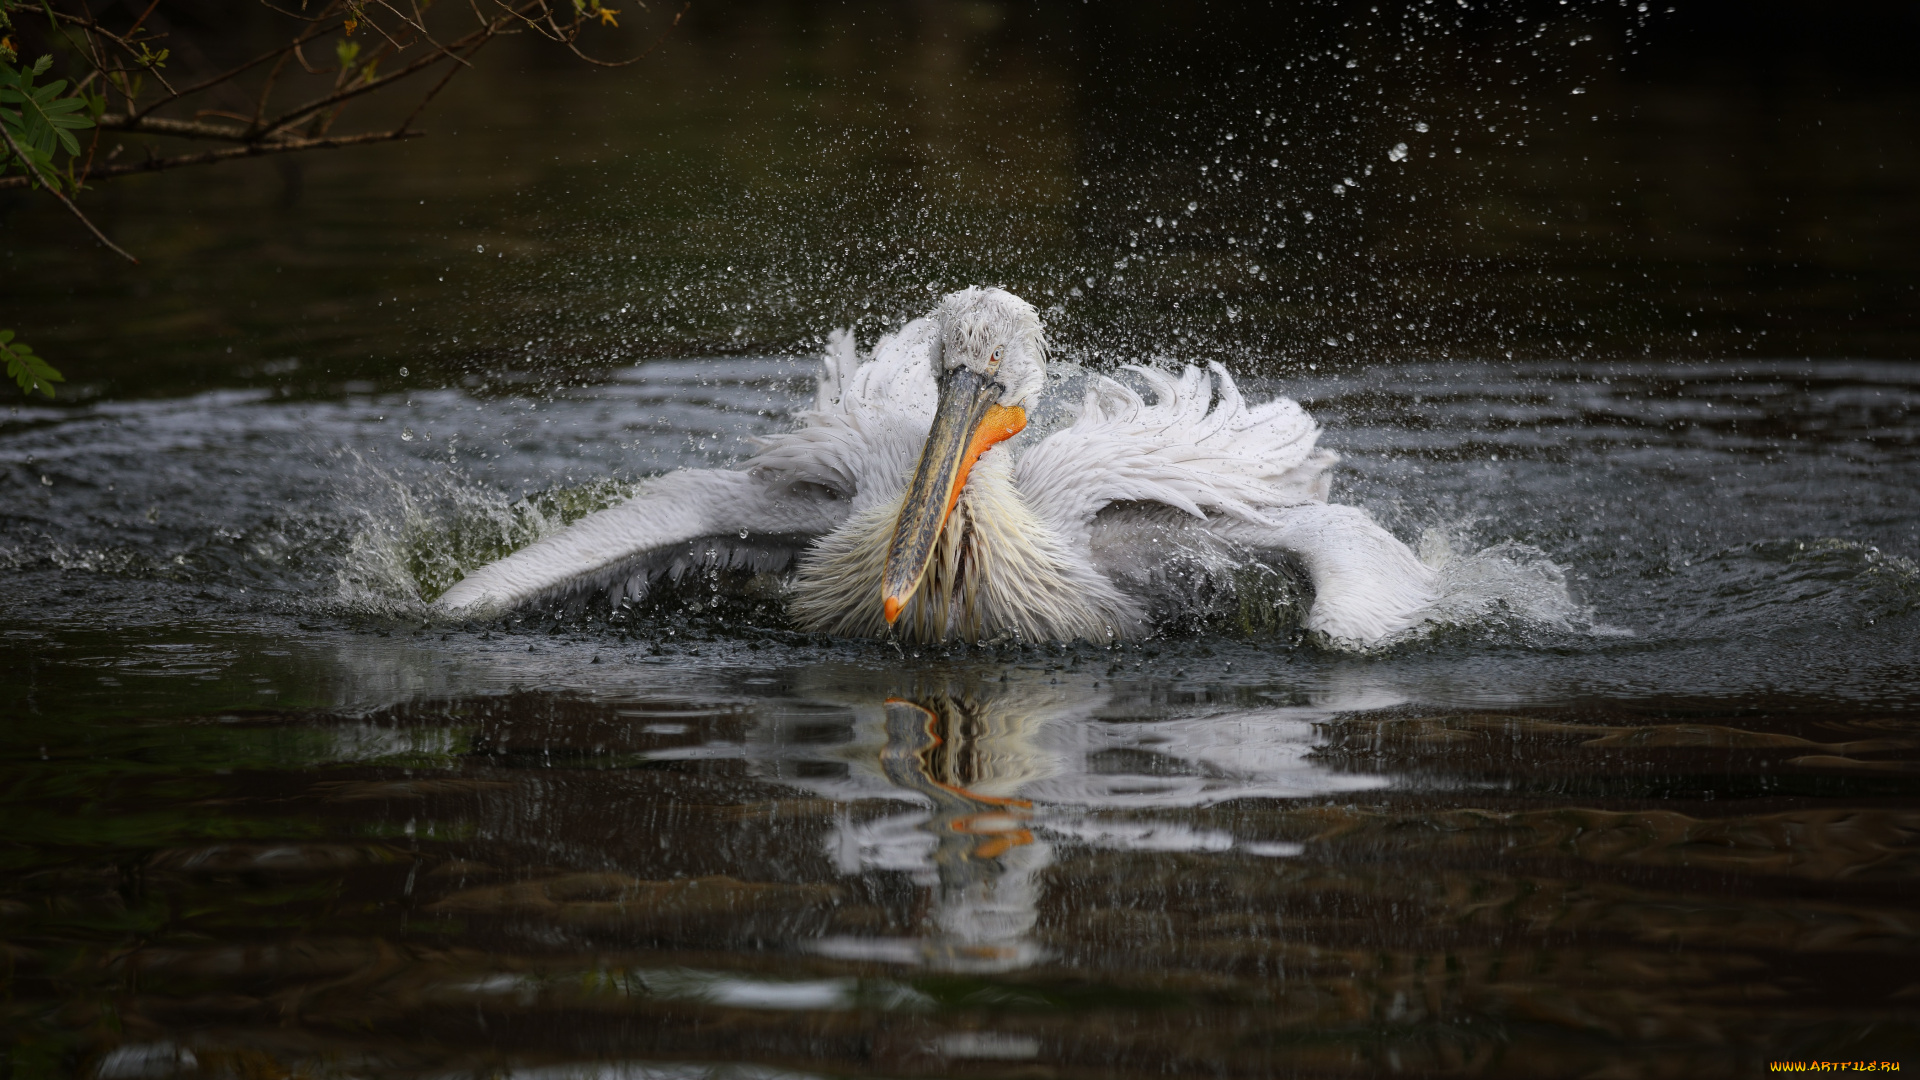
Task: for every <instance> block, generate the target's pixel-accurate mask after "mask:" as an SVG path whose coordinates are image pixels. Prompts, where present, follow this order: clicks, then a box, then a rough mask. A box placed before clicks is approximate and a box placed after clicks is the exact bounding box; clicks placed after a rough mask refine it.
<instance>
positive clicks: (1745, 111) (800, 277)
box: [0, 0, 1920, 400]
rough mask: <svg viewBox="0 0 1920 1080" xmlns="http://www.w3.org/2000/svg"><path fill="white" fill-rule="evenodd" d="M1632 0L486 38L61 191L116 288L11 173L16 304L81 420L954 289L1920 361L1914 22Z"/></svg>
mask: <svg viewBox="0 0 1920 1080" xmlns="http://www.w3.org/2000/svg"><path fill="white" fill-rule="evenodd" d="M121 6H124V5H121ZM1642 6H1643V5H1640V4H1639V3H1638V2H1637V0H1636V2H1634V3H1627V4H1622V3H1618V2H1609V3H1594V2H1582V0H1575V2H1571V3H1565V4H1562V3H1558V2H1545V3H1518V4H1510V3H1493V4H1488V3H1485V2H1482V0H1474V2H1473V3H1471V4H1469V5H1467V6H1464V7H1463V6H1462V5H1460V4H1459V3H1458V0H1445V2H1444V3H1441V2H1433V3H1422V4H1399V5H1395V4H1373V3H1349V4H1271V5H1268V4H1194V5H1175V4H1119V3H1102V4H1082V3H1039V4H1032V5H1016V4H998V3H990V2H976V3H920V4H898V5H888V4H776V3H766V4H743V3H725V2H698V3H696V4H695V5H694V6H693V8H692V9H691V10H690V12H689V14H688V16H687V19H686V21H685V23H684V24H683V25H682V27H681V28H680V29H678V30H676V31H675V32H674V34H673V35H672V36H671V37H670V38H669V39H668V42H667V44H666V45H665V46H664V47H663V48H662V49H661V50H660V51H659V52H658V53H656V54H655V55H654V56H653V57H651V58H649V59H648V60H647V61H645V62H644V63H642V64H641V65H639V66H638V67H636V68H632V69H627V70H623V71H603V70H597V69H591V68H587V67H584V66H583V65H581V64H579V63H578V62H576V61H573V60H571V59H570V58H569V57H567V56H566V55H565V54H564V53H562V52H560V51H558V50H556V49H554V48H553V47H551V46H548V45H546V44H544V43H541V42H538V41H535V40H532V39H529V38H520V39H514V40H509V41H505V42H502V43H499V44H498V45H496V46H494V47H493V48H492V50H491V51H489V52H487V53H483V54H482V55H481V58H480V60H479V62H478V67H477V70H475V71H474V72H471V73H468V74H467V75H465V76H463V77H462V78H461V79H459V80H456V82H455V83H454V84H453V86H452V89H451V90H449V92H448V93H447V94H446V95H445V96H444V97H443V98H442V99H441V100H440V101H439V102H437V103H436V104H435V106H434V107H433V111H431V112H430V113H429V114H428V117H427V122H426V124H425V127H426V128H427V129H428V130H429V131H430V132H431V133H432V134H431V136H430V137H429V138H426V139H421V140H417V141H415V142H412V143H407V144H403V145H388V146H379V147H372V148H365V149H357V150H346V151H338V152H332V153H327V154H324V155H319V156H309V157H306V158H299V159H293V158H288V159H282V160H275V161H258V162H247V163H243V164H238V165H229V166H221V167H217V168H214V169H210V170H183V171H179V172H174V173H169V174H163V175H156V176H150V177H143V178H138V179H133V180H124V181H116V182H113V183H110V184H106V185H103V186H101V187H100V188H99V189H97V190H94V191H91V192H88V193H87V194H86V195H85V197H84V198H83V203H84V204H85V205H86V206H87V207H88V208H89V210H90V211H91V212H92V213H93V214H94V215H95V216H96V217H97V219H98V220H99V221H100V223H101V224H102V226H103V227H104V228H106V229H107V231H108V232H109V233H110V235H112V236H114V237H115V238H116V240H117V241H118V242H120V243H121V244H122V245H123V246H126V247H128V248H129V249H131V250H133V251H134V252H135V253H136V254H138V255H139V256H140V257H141V259H142V264H141V265H140V266H138V267H133V266H127V265H124V264H121V263H119V262H117V261H115V260H114V259H113V258H112V257H111V256H109V255H108V254H107V253H105V252H104V251H103V250H102V249H100V248H98V247H97V246H95V245H94V244H93V243H92V242H91V240H90V239H89V238H87V237H86V236H85V235H84V234H83V233H82V232H80V231H79V230H78V226H77V225H76V224H75V223H74V222H73V221H72V220H71V219H70V218H68V217H67V216H66V214H65V212H64V211H62V210H61V209H60V208H58V207H57V206H55V205H53V204H52V203H51V202H50V200H48V199H46V198H45V196H44V195H37V194H29V193H22V192H8V193H4V196H3V197H0V215H3V216H0V220H4V222H5V224H4V232H3V233H0V268H3V269H0V272H3V273H4V275H5V278H6V282H7V284H6V286H5V290H4V294H0V325H3V326H8V327H12V328H14V329H16V330H17V331H18V332H19V333H20V334H21V336H22V338H23V339H26V340H29V341H31V342H33V343H34V344H35V345H36V346H37V347H38V348H39V350H40V351H41V352H42V353H44V354H45V355H47V356H48V357H49V358H50V359H52V360H53V361H54V362H55V363H57V364H58V365H60V366H61V367H62V368H63V369H65V371H66V373H67V374H68V376H69V378H70V379H71V380H73V383H72V393H71V394H70V395H69V396H68V398H66V400H84V399H85V398H87V397H90V396H96V395H101V394H106V395H110V396H124V395H130V394H132V395H150V394H172V393H177V392H181V391H185V390H190V389H192V388H195V387H203V386H210V385H272V386H274V387H276V388H278V389H279V390H280V391H281V392H286V393H302V394H305V393H321V394H327V393H333V392H337V390H338V388H339V387H341V386H343V385H346V384H348V383H360V382H368V381H371V382H374V383H379V384H388V383H393V382H395V381H396V380H398V379H400V376H399V375H398V369H399V368H400V367H408V368H409V371H410V373H409V376H408V378H410V379H411V380H413V381H414V382H420V381H422V380H427V381H436V382H437V381H446V380H453V379H462V380H465V381H467V382H468V383H469V384H470V385H473V384H479V383H490V382H495V381H497V380H498V379H500V378H502V377H507V378H514V379H516V380H517V379H519V378H521V377H524V376H528V375H531V376H533V377H537V378H542V379H552V380H555V381H563V382H577V381H579V380H582V379H586V380H591V379H593V378H595V377H597V373H600V372H604V371H605V370H607V369H608V368H610V367H612V366H615V365H618V364H622V363H625V362H628V361H630V360H631V359H632V358H635V357H644V356H661V355H705V354H714V353H766V352H777V353H786V352H794V351H801V350H806V349H810V348H813V347H815V345H817V343H818V342H819V340H820V339H821V338H822V337H823V335H824V334H825V332H826V331H827V330H828V329H830V328H831V327H833V326H835V325H841V324H847V323H852V324H855V325H857V326H859V327H860V328H861V330H862V333H863V336H865V337H868V338H871V337H872V336H873V335H875V334H876V333H878V332H880V331H881V330H883V329H885V328H886V327H888V326H891V325H895V324H897V323H898V321H899V320H901V319H903V318H905V317H908V316H910V315H912V314H917V313H918V312H919V311H921V310H924V308H925V307H926V306H927V302H928V298H929V297H930V295H931V294H932V293H933V292H934V291H937V290H942V289H947V288H951V287H955V286H957V285H960V284H965V283H968V282H973V281H983V282H995V283H1001V284H1006V285H1008V286H1010V287H1013V288H1015V289H1016V290H1019V291H1021V292H1023V293H1024V294H1025V295H1028V296H1029V298H1031V299H1033V300H1035V301H1036V302H1037V303H1039V304H1040V305H1041V306H1042V307H1043V308H1045V309H1047V310H1048V313H1049V320H1050V324H1051V326H1052V328H1053V331H1054V333H1055V336H1056V338H1057V339H1058V341H1059V342H1060V343H1061V345H1062V346H1063V354H1064V355H1067V356H1070V357H1072V358H1074V359H1078V360H1081V361H1086V362H1095V363H1104V362H1110V361H1113V360H1119V359H1133V358H1138V357H1141V356H1146V355H1154V354H1167V355H1175V356H1179V357H1181V358H1183V359H1197V358H1201V357H1209V358H1219V359H1224V360H1228V361H1230V362H1232V363H1234V364H1236V365H1237V366H1239V367H1241V368H1253V369H1262V370H1268V371H1272V372H1276V373H1285V372H1286V371H1288V370H1293V369H1295V368H1297V367H1300V366H1302V365H1305V364H1314V365H1320V364H1335V365H1340V364H1348V363H1353V362H1363V361H1378V360H1396V359H1403V358H1404V359H1454V358H1468V357H1472V358H1486V357H1494V358H1498V357H1500V356H1502V355H1506V354H1511V355H1513V356H1515V357H1517V358H1518V357H1568V356H1571V357H1578V358H1589V357H1591V358H1654V359H1662V358H1673V359H1702V358H1719V357H1741V356H1748V357H1816V358H1823V357H1871V358H1883V359H1910V358H1913V357H1914V356H1915V355H1916V354H1917V353H1920V348H1916V343H1920V320H1916V316H1915V310H1916V303H1915V300H1916V294H1915V283H1916V281H1920V273H1916V271H1920V255H1917V254H1916V252H1920V209H1917V203H1920V200H1916V198H1915V192H1916V190H1920V188H1917V186H1916V185H1917V184H1920V96H1917V95H1916V78H1917V76H1916V74H1915V73H1916V71H1920V65H1916V64H1915V63H1913V62H1912V56H1913V55H1914V49H1915V45H1916V44H1920V5H1916V4H1911V3H1902V4H1894V3H1879V4H1866V3H1862V4H1838V5H1835V4H1823V5H1814V4H1799V5H1794V4H1779V3H1775V4H1706V3H1675V4H1649V5H1644V6H1645V7H1646V8H1647V10H1645V11H1642V10H1640V8H1641V7H1642ZM634 9H635V10H634V11H633V12H632V13H630V14H628V15H626V16H625V17H623V20H622V22H623V28H622V29H621V30H619V31H607V32H606V35H605V36H604V37H603V38H600V39H596V42H595V43H596V45H599V46H603V52H604V53H605V54H609V55H611V54H614V53H617V52H619V51H620V50H621V49H622V48H625V49H629V50H632V49H638V48H640V47H643V46H644V44H645V43H646V42H648V41H650V40H652V38H653V37H654V36H655V34H657V33H658V31H659V28H660V27H661V26H662V25H664V23H665V20H666V18H667V17H668V16H669V15H670V11H668V10H664V9H656V10H653V11H651V12H650V13H643V12H640V11H639V10H638V6H637V5H634ZM169 13H170V14H171V16H172V18H173V19H174V22H173V24H172V25H171V29H172V30H173V31H174V34H175V38H176V39H185V38H188V37H189V36H191V39H192V41H194V42H197V43H200V47H201V48H202V51H203V52H205V53H207V54H208V55H207V57H205V59H204V62H206V63H212V62H214V61H216V60H218V59H220V58H222V54H223V53H228V52H230V53H233V54H235V55H237V54H238V53H239V52H240V51H241V50H243V49H245V48H250V47H253V46H254V45H255V44H257V43H258V42H260V41H265V40H269V37H268V35H269V33H270V32H271V31H272V30H273V29H274V27H273V24H272V20H271V17H270V16H269V15H268V14H267V13H265V12H264V11H262V10H260V9H257V8H251V7H245V6H229V5H201V6H193V5H187V6H170V7H169ZM103 15H104V17H106V18H107V19H108V21H109V22H111V21H112V20H113V19H114V18H116V17H118V18H130V14H129V13H127V12H123V11H120V10H119V8H118V7H113V8H108V9H106V10H105V11H104V12H103ZM28 51H29V52H31V43H29V50H28ZM193 62H194V60H193V57H192V56H190V55H189V51H186V50H182V51H181V52H180V59H179V60H178V61H177V64H178V65H179V66H180V67H182V68H183V69H184V68H188V67H190V66H191V64H192V63H193ZM1576 90H1578V91H1580V92H1579V93H1576V92H1575V91H1576ZM395 104H396V105H397V104H398V103H397V102H396V103H395ZM380 108H381V106H380V105H378V104H374V105H373V106H372V107H371V108H370V110H369V111H368V112H367V113H366V114H365V116H364V117H362V118H361V122H362V123H363V124H365V125H367V126H371V125H372V124H373V123H375V122H377V121H378V120H379V119H381V118H382V115H381V113H380ZM354 122H355V118H354V117H353V116H352V115H351V114H350V115H349V117H348V119H347V121H346V122H345V123H344V125H343V130H346V129H351V128H353V127H354ZM1419 124H1425V125H1426V127H1427V130H1426V131H1425V132H1421V131H1419V130H1417V127H1416V125H1419ZM1283 140H1284V141H1283ZM1402 143H1404V144H1406V146H1407V156H1406V158H1405V159H1404V160H1402V161H1393V160H1391V159H1390V157H1389V152H1390V151H1391V150H1392V148H1393V147H1395V146H1396V145H1398V144H1402ZM1348 179H1352V180H1353V181H1354V184H1353V185H1351V186H1349V185H1347V184H1346V183H1345V182H1346V181H1347V180H1348ZM1336 188H1341V189H1343V190H1344V191H1345V192H1346V193H1345V194H1335V189H1336ZM1188 204H1192V209H1188ZM1308 213H1311V214H1312V215H1313V219H1312V220H1311V221H1308V220H1307V219H1306V217H1305V215H1306V214H1308ZM1156 222H1157V223H1156Z"/></svg>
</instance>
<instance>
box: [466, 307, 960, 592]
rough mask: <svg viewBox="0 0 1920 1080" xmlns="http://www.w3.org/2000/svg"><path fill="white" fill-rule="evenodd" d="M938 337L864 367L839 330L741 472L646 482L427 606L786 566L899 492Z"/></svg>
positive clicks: (929, 416) (885, 353) (924, 415)
mask: <svg viewBox="0 0 1920 1080" xmlns="http://www.w3.org/2000/svg"><path fill="white" fill-rule="evenodd" d="M934 334H935V326H934V322H933V320H932V319H916V320H914V321H913V322H911V323H909V324H907V326H906V327H905V328H904V329H903V330H901V331H900V332H899V333H897V334H893V335H890V336H888V337H885V338H882V339H881V340H880V343H879V344H878V345H877V346H875V348H874V355H873V358H872V359H870V360H868V361H866V362H865V363H862V362H861V361H860V358H859V356H858V354H857V353H856V352H855V351H854V345H853V335H852V334H850V333H848V332H847V331H844V330H841V331H837V332H835V333H834V334H833V335H832V336H830V337H829V338H828V339H827V353H826V356H825V357H824V358H823V360H824V363H823V366H822V370H821V373H820V381H819V385H818V387H817V388H816V390H815V393H814V402H813V408H811V409H809V410H807V411H806V412H803V413H802V414H801V415H800V420H801V426H800V427H799V428H798V429H797V430H795V431H791V432H787V433H785V434H782V435H774V436H769V437H767V438H764V439H762V440H760V444H761V451H760V453H759V454H757V455H756V456H755V457H754V458H752V459H751V460H750V461H748V462H747V463H746V465H745V469H744V471H740V472H732V471H723V470H711V469H707V470H683V471H681V472H677V473H669V474H667V475H666V476H662V477H658V478H656V479H653V480H650V481H648V482H647V483H646V484H645V485H644V486H643V487H642V488H641V490H640V492H639V493H638V494H636V495H634V496H633V498H631V499H628V500H627V501H626V502H623V503H621V504H620V505H618V506H612V507H608V508H607V509H605V510H602V511H600V512H599V513H597V514H590V515H588V516H587V517H584V518H581V519H580V520H579V521H576V522H574V523H573V524H572V525H569V526H567V527H566V528H564V529H562V530H560V531H559V532H557V533H555V534H553V535H552V536H549V537H546V538H545V539H542V540H540V541H538V542H536V543H533V544H530V545H528V546H527V547H524V548H522V549H520V550H519V551H516V552H514V553H513V554H511V555H509V556H507V557H506V558H504V559H501V560H499V561H498V562H494V563H489V564H488V565H486V566H483V567H481V568H480V569H478V570H476V571H474V572H473V573H471V574H469V575H467V576H466V577H465V578H463V579H461V580H460V581H459V582H457V583H455V585H454V586H453V588H451V589H448V590H447V592H446V595H444V596H442V597H441V598H440V599H439V601H438V602H437V604H436V606H437V607H439V608H440V609H441V610H443V611H447V612H457V613H460V614H487V613H491V612H495V611H500V610H503V609H505V608H509V607H513V606H515V605H519V604H525V603H531V602H534V601H536V600H542V599H552V598H554V597H557V596H562V595H568V594H572V593H579V592H586V591H589V590H599V589H605V590H607V592H608V594H609V595H610V596H611V597H613V599H615V600H616V601H617V600H618V599H619V598H620V597H621V596H631V597H635V598H638V597H640V596H643V595H645V592H646V589H647V586H648V585H649V584H650V583H651V582H653V581H657V580H659V579H660V578H661V577H671V578H675V579H678V578H679V577H680V576H681V575H682V574H684V573H686V572H687V571H688V570H691V569H696V568H701V567H716V568H736V569H737V568H746V567H750V568H752V569H755V570H763V571H769V572H771V571H778V570H784V569H786V568H787V566H788V565H790V564H791V563H792V561H793V559H794V557H795V556H796V555H798V554H799V553H800V552H801V551H802V550H803V549H804V548H805V546H806V544H808V543H810V542H811V541H812V540H813V539H814V538H816V537H818V536H820V535H821V534H823V533H826V532H828V531H830V530H832V529H833V528H834V527H835V526H837V525H839V524H840V523H841V522H842V521H844V520H846V517H847V515H848V514H850V513H853V512H854V511H856V510H859V509H862V508H864V507H866V506H867V505H869V504H871V503H874V502H877V501H885V500H886V499H888V498H891V497H892V496H893V495H895V494H897V493H898V492H899V491H900V490H901V489H902V488H904V487H905V486H906V482H907V476H908V474H910V473H911V472H912V471H913V464H914V461H915V460H916V455H918V454H919V452H920V443H921V442H923V441H925V439H926V435H927V429H928V428H929V427H930V426H931V425H932V423H933V410H934V405H935V403H936V401H937V399H938V396H939V392H938V389H937V387H936V386H935V385H934V380H933V371H932V367H931V360H930V352H931V348H932V345H933V343H934Z"/></svg>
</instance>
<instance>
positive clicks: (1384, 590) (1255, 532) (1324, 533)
mask: <svg viewBox="0 0 1920 1080" xmlns="http://www.w3.org/2000/svg"><path fill="white" fill-rule="evenodd" d="M1267 516H1268V518H1269V519H1270V520H1271V522H1272V523H1271V524H1255V523H1253V522H1247V521H1221V522H1217V523H1214V524H1212V525H1210V526H1209V531H1212V532H1214V533H1215V534H1216V535H1220V536H1222V537H1223V538H1225V539H1228V540H1230V541H1233V542H1234V543H1237V544H1240V545H1244V546H1247V547H1252V548H1269V549H1273V550H1278V551H1284V552H1286V553H1287V554H1289V555H1292V556H1293V557H1294V558H1295V559H1297V560H1299V562H1300V564H1301V565H1302V566H1303V567H1305V568H1306V571H1307V576H1308V577H1309V578H1311V579H1312V581H1313V607H1312V609H1311V610H1309V611H1308V612H1307V619H1306V628H1307V629H1308V630H1311V631H1314V632H1315V633H1320V634H1324V635H1326V636H1327V637H1328V638H1331V639H1333V640H1334V641H1336V642H1340V643H1343V644H1354V645H1374V644H1377V643H1379V642H1380V641H1382V640H1384V639H1386V638H1389V637H1392V636H1393V635H1395V634H1397V633H1400V632H1401V631H1402V630H1406V629H1408V628H1409V627H1412V626H1414V625H1416V624H1417V623H1419V622H1420V621H1421V617H1422V616H1423V614H1424V613H1425V612H1426V610H1427V609H1428V608H1429V607H1431V606H1432V604H1433V602H1434V601H1435V600H1437V599H1439V596H1440V593H1439V589H1438V588H1437V583H1436V575H1435V573H1434V571H1433V570H1432V569H1431V568H1429V567H1428V566H1427V565H1426V564H1425V563H1423V562H1421V561H1420V559H1419V557H1417V556H1416V555H1414V553H1413V552H1412V551H1411V550H1409V549H1408V547H1407V545H1405V544H1403V543H1401V542H1400V540H1399V539H1398V538H1397V537H1395V536H1394V535H1393V534H1392V533H1390V532H1388V531H1387V530H1385V529H1383V528H1381V527H1380V526H1379V524H1378V523H1377V522H1375V521H1374V520H1373V517H1372V515H1370V514H1368V513H1367V512H1366V511H1365V510H1362V509H1360V508H1359V507H1357V506H1338V505H1334V504H1331V503H1323V502H1309V503H1301V504H1300V505H1298V506H1289V507H1285V508H1282V509H1278V510H1270V511H1268V514H1267Z"/></svg>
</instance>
